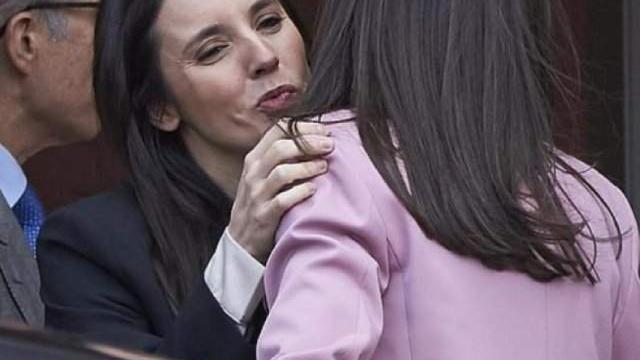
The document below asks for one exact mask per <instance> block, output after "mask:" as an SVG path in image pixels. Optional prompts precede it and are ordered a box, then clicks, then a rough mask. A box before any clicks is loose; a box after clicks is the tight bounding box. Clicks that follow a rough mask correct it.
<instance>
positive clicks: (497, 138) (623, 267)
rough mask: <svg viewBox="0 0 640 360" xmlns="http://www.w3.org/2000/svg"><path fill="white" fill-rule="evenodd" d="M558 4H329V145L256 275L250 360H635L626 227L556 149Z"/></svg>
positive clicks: (622, 212)
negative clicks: (259, 281) (259, 294)
mask: <svg viewBox="0 0 640 360" xmlns="http://www.w3.org/2000/svg"><path fill="white" fill-rule="evenodd" d="M559 3H560V2H558V1H553V0H539V1H529V0H486V1H484V0H483V1H478V0H325V1H324V2H323V5H324V6H323V9H324V10H323V14H322V18H321V21H320V24H319V27H318V28H317V29H316V34H317V37H316V38H314V47H315V50H314V52H313V54H312V61H311V68H312V69H313V75H312V80H311V81H310V83H309V87H308V89H307V93H306V94H305V97H304V100H303V103H302V107H301V110H300V112H299V113H300V114H303V115H299V116H297V119H298V120H297V122H293V123H292V124H291V126H292V128H293V129H295V127H296V124H298V125H299V124H302V123H304V122H305V120H307V121H308V120H312V121H320V122H322V123H325V124H326V125H327V126H328V127H330V129H331V131H332V135H333V137H334V140H335V142H336V145H335V150H334V152H333V153H332V154H331V155H330V156H329V173H328V174H326V175H323V176H322V177H319V178H317V179H315V180H314V182H315V183H316V185H317V187H318V190H317V193H316V195H315V196H314V197H313V198H312V199H310V200H309V201H308V202H305V203H303V204H301V205H298V206H296V207H295V208H294V209H293V210H291V211H290V212H288V213H287V214H286V215H285V217H284V219H283V222H282V223H281V226H280V228H279V230H278V235H277V237H276V247H275V249H274V251H273V252H272V254H271V257H270V258H269V261H268V263H267V270H266V273H265V291H266V297H267V302H268V305H269V309H270V312H269V316H268V318H267V320H266V323H265V326H264V328H263V331H262V334H261V337H260V339H259V341H258V359H260V360H267V359H287V360H293V359H305V360H306V359H341V360H348V359H360V360H364V359H394V360H400V359H403V360H404V359H420V360H422V359H439V360H463V359H464V360H467V359H474V360H480V359H486V360H489V359H491V360H502V359H532V360H533V359H548V360H551V359H553V360H566V359H581V360H584V359H593V360H595V359H598V360H605V359H616V360H619V359H625V360H632V359H637V358H638V356H640V341H639V340H640V281H639V279H638V254H639V246H638V229H637V226H636V221H635V219H634V216H633V213H632V211H631V209H630V207H629V204H628V202H627V200H626V199H625V197H624V195H623V194H622V193H621V192H620V191H619V190H618V189H617V188H615V187H614V186H613V185H612V184H611V183H610V182H609V181H607V180H606V179H605V178H604V177H603V176H602V175H600V174H599V173H598V172H597V171H596V170H594V169H592V168H590V167H589V166H587V165H585V164H583V163H581V162H580V161H578V160H576V159H575V158H573V157H571V156H568V155H566V154H564V153H563V152H561V151H560V150H558V149H556V148H555V147H554V144H553V139H552V134H551V130H550V124H551V123H552V119H553V114H554V112H553V103H554V101H552V100H553V97H554V96H558V97H560V98H561V97H562V96H567V94H566V92H565V91H564V87H563V86H562V84H563V82H564V80H565V75H564V74H562V73H560V72H558V71H557V70H556V69H555V68H554V67H553V64H554V63H556V60H555V59H554V57H555V55H557V54H558V53H557V52H556V51H558V50H560V49H557V48H556V47H555V46H554V44H555V42H554V40H556V39H558V38H559V37H560V36H564V35H566V34H567V33H566V31H565V30H566V29H565V28H563V27H560V26H559V25H563V24H566V22H565V21H566V20H565V19H563V18H560V19H559V18H558V15H559V14H562V12H561V10H562V9H561V8H560V7H559V6H560V4H559Z"/></svg>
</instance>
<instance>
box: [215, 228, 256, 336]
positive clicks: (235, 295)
mask: <svg viewBox="0 0 640 360" xmlns="http://www.w3.org/2000/svg"><path fill="white" fill-rule="evenodd" d="M263 274H264V266H263V265H262V264H261V263H260V262H259V261H257V260H256V259H254V258H253V256H251V255H250V254H249V253H248V252H247V251H245V250H244V249H243V248H242V247H241V246H240V245H238V243H237V242H236V241H235V240H234V239H233V237H232V236H231V234H229V230H228V229H225V231H224V234H223V235H222V237H221V238H220V241H219V242H218V247H217V249H216V251H215V253H214V254H213V256H212V257H211V260H210V261H209V264H208V265H207V268H206V269H205V272H204V279H205V282H206V283H207V286H208V287H209V290H211V293H212V294H213V296H214V297H215V298H216V300H218V303H220V306H221V307H222V310H224V312H225V313H226V314H227V315H228V316H229V317H231V319H233V321H235V322H236V324H237V325H238V328H239V329H240V331H241V332H243V333H244V332H245V330H246V328H247V325H248V322H249V320H251V317H252V316H253V314H254V312H255V311H256V308H257V307H258V304H260V302H261V301H262V298H263V297H264V288H263V286H262V276H263Z"/></svg>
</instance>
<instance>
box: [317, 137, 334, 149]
mask: <svg viewBox="0 0 640 360" xmlns="http://www.w3.org/2000/svg"><path fill="white" fill-rule="evenodd" d="M333 146H334V143H333V139H325V140H322V143H321V145H320V147H321V148H322V150H325V151H328V150H333Z"/></svg>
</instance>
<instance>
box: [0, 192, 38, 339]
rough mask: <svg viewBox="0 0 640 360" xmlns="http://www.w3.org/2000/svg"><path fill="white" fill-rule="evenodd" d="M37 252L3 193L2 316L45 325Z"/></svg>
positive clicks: (0, 212)
mask: <svg viewBox="0 0 640 360" xmlns="http://www.w3.org/2000/svg"><path fill="white" fill-rule="evenodd" d="M39 289H40V277H39V276H38V270H37V267H36V261H35V259H34V258H33V254H32V253H31V250H29V247H28V246H27V243H26V241H25V239H24V233H23V232H22V229H21V228H20V225H19V224H18V222H17V220H16V218H15V216H14V215H13V211H11V208H9V205H8V204H7V201H6V200H5V198H4V196H2V194H1V193H0V320H9V321H18V322H24V323H26V324H27V325H29V326H32V327H35V328H41V327H42V325H43V322H44V310H43V306H42V301H41V300H40V295H39V293H38V292H39Z"/></svg>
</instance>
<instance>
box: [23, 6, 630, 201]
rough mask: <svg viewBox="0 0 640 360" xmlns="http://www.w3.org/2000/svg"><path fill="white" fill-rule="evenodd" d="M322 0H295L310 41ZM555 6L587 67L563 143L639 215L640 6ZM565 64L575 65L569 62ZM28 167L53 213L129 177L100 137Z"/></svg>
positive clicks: (562, 119)
mask: <svg viewBox="0 0 640 360" xmlns="http://www.w3.org/2000/svg"><path fill="white" fill-rule="evenodd" d="M319 1H321V0H291V1H290V6H291V7H292V8H293V11H294V13H295V16H296V17H297V18H298V19H299V20H300V22H301V23H302V24H303V32H304V33H305V35H306V36H308V37H309V38H310V39H312V32H313V23H314V19H315V14H316V9H317V6H318V3H319ZM558 1H560V2H561V3H562V4H563V5H564V7H565V9H566V10H567V12H568V14H569V16H568V18H567V22H569V24H567V25H570V26H571V28H572V29H573V31H574V33H575V40H576V48H577V51H578V53H579V55H580V57H581V59H582V67H583V69H582V70H583V78H582V86H581V87H580V88H579V89H574V90H575V92H576V94H577V97H576V99H574V101H572V102H571V104H570V105H568V106H559V107H558V113H559V117H558V122H557V124H555V130H556V134H557V135H558V136H557V137H558V141H559V142H560V143H561V144H562V145H563V148H567V149H570V151H571V152H572V153H573V154H575V155H577V156H578V157H580V158H581V159H583V160H586V161H588V162H590V163H592V164H594V165H595V166H596V167H597V168H598V169H599V170H600V171H602V172H603V173H604V174H605V175H606V176H608V177H609V178H610V179H611V180H612V181H613V182H614V183H616V184H617V185H618V186H620V187H622V188H623V189H624V190H625V191H626V192H627V195H628V196H629V198H630V200H631V201H632V203H633V204H634V206H636V209H640V144H639V143H638V141H637V140H640V126H638V125H640V122H639V121H640V119H638V118H640V77H639V75H640V1H637V0H558ZM565 66H567V67H569V68H570V67H571V66H575V64H574V63H572V62H571V61H570V59H568V61H567V64H565ZM636 69H637V70H636ZM568 70H571V69H568ZM634 99H637V101H634ZM636 119H638V120H636ZM26 169H27V173H28V176H29V177H30V179H31V182H32V183H33V184H34V186H35V187H36V189H37V190H38V193H39V194H40V196H41V198H42V200H43V202H44V204H45V207H46V208H47V210H49V211H51V210H53V209H55V208H57V207H60V206H63V205H65V204H67V203H69V202H73V201H75V200H77V199H79V198H82V197H86V196H89V195H92V194H95V193H98V192H100V191H104V190H107V189H109V188H111V187H113V186H114V185H115V184H117V183H118V182H119V181H120V180H121V179H122V178H123V176H124V175H125V171H124V169H123V167H122V166H121V165H120V164H119V162H118V160H117V157H116V156H114V155H113V154H112V152H111V151H110V149H109V147H108V146H107V144H106V141H105V140H104V139H103V138H99V139H97V140H95V141H93V142H91V143H88V144H79V145H75V146H71V147H65V148H60V149H53V150H50V151H47V152H45V153H43V154H41V155H39V156H37V157H36V158H33V159H32V160H30V161H29V163H28V164H27V166H26Z"/></svg>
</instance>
